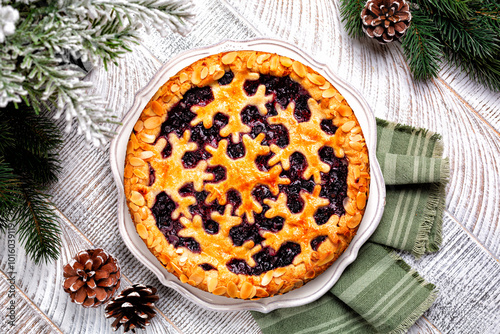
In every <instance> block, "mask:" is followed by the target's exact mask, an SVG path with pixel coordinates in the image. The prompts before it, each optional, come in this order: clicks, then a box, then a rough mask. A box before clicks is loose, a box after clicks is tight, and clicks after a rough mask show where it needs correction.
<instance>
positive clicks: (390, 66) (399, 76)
mask: <svg viewBox="0 0 500 334" xmlns="http://www.w3.org/2000/svg"><path fill="white" fill-rule="evenodd" d="M225 1H226V2H227V4H228V5H229V6H231V7H232V8H233V10H234V11H236V12H238V13H239V14H240V17H242V18H244V20H245V21H246V22H247V24H251V25H252V26H253V27H254V29H256V30H258V31H259V32H260V36H267V37H273V38H279V39H283V40H285V41H288V42H291V43H293V44H295V45H297V46H298V47H300V48H301V49H303V50H304V51H306V52H308V53H310V54H311V55H312V56H314V58H316V59H317V60H318V61H322V62H324V63H326V64H328V65H329V66H330V67H331V68H332V70H333V71H334V72H335V73H336V74H337V75H338V76H340V77H341V78H343V79H344V80H345V81H347V82H349V83H350V84H351V85H352V86H354V87H355V88H356V89H357V90H358V91H360V92H363V96H364V97H365V99H366V100H367V102H368V104H369V105H370V106H371V107H372V109H373V111H374V113H375V115H376V116H377V117H381V118H384V119H388V120H392V121H396V122H401V123H405V124H409V125H413V126H418V127H425V128H428V129H431V130H433V131H436V132H439V133H440V134H441V135H442V136H443V142H444V145H445V155H446V156H448V157H449V158H450V163H451V172H452V175H451V178H450V180H451V182H450V185H449V187H448V192H447V209H448V210H449V211H450V213H451V214H452V215H453V216H455V217H456V218H457V219H458V220H459V221H461V222H462V223H463V226H465V227H466V228H467V229H469V230H470V231H471V232H473V233H474V234H475V235H476V236H477V237H478V239H479V240H480V241H481V243H482V244H483V245H484V246H485V247H487V248H488V249H489V250H490V251H491V252H492V253H493V254H495V256H497V257H498V256H499V255H500V225H499V223H498V222H499V221H500V204H499V203H500V192H499V191H498V190H499V189H500V173H499V170H498V166H500V132H498V129H499V128H500V127H499V125H500V123H498V120H499V118H500V94H498V93H494V92H492V91H490V90H488V89H486V88H484V87H483V86H480V85H478V84H476V83H474V82H471V81H470V80H468V79H467V78H466V77H465V76H464V75H459V71H458V70H457V69H453V68H452V69H450V68H444V69H443V71H441V73H440V74H441V75H443V77H439V78H438V79H434V80H430V81H427V82H416V81H413V80H412V79H411V78H412V77H411V73H410V71H409V68H408V65H407V63H406V61H405V59H404V55H403V53H402V51H401V48H400V46H399V45H398V44H395V43H393V44H390V45H385V46H380V45H379V44H378V43H377V42H374V41H372V40H369V39H367V38H363V39H360V40H356V39H352V38H350V37H349V36H348V35H347V33H346V32H345V30H344V28H343V23H342V22H341V21H340V14H339V12H340V5H339V2H338V1H333V0H321V1H312V0H300V1H297V0H283V1H279V2H272V3H271V4H269V2H267V1H241V0H225ZM153 53H154V51H153ZM453 74H455V75H456V76H457V77H458V79H457V80H454V76H453ZM468 87H471V88H468ZM479 101H482V102H479ZM475 108H477V109H475ZM463 194H468V196H463ZM471 198H473V200H471Z"/></svg>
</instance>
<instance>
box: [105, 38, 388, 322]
mask: <svg viewBox="0 0 500 334" xmlns="http://www.w3.org/2000/svg"><path fill="white" fill-rule="evenodd" d="M240 50H255V51H264V52H269V53H277V54H280V55H284V56H287V57H290V58H293V59H295V60H298V61H300V62H302V63H303V64H305V65H308V66H311V67H312V68H313V69H315V70H316V71H318V72H319V73H320V74H321V75H323V76H324V77H325V78H326V79H327V80H328V81H330V82H331V83H332V84H333V86H334V87H335V88H337V89H338V90H339V91H340V92H341V94H342V95H343V96H344V98H345V99H346V100H347V101H348V103H349V104H350V105H351V106H355V107H353V108H352V109H353V110H355V114H356V116H357V117H358V119H360V116H361V119H362V121H361V120H360V125H361V127H362V129H363V133H364V137H365V140H366V142H367V147H368V151H369V152H368V154H369V160H370V173H371V186H370V196H369V199H368V203H367V209H366V212H365V214H364V217H363V220H362V222H361V224H360V228H359V230H358V233H357V234H356V236H355V237H354V239H353V240H352V241H351V244H350V245H349V247H348V248H347V249H346V251H345V252H344V254H342V255H341V257H340V258H339V259H337V261H335V262H334V263H333V264H332V266H330V268H328V269H327V270H326V271H325V273H323V274H321V275H320V276H318V277H316V278H315V279H314V280H312V281H311V282H309V283H308V284H306V285H305V286H303V287H301V288H299V289H296V290H293V291H291V292H288V293H287V294H284V295H277V296H273V297H267V298H263V299H259V300H243V299H230V298H227V297H223V296H215V295H213V294H211V293H208V292H205V291H203V290H200V289H198V288H196V287H193V286H190V285H187V284H182V283H181V282H180V280H178V279H177V277H175V276H174V275H173V274H171V273H169V272H168V271H167V270H166V269H165V268H164V267H163V266H162V265H161V263H160V262H159V261H158V260H157V258H156V257H155V256H154V255H153V254H151V252H150V251H149V249H148V248H147V246H146V245H145V243H144V242H143V240H142V239H141V238H140V237H139V236H138V234H137V232H136V230H135V225H134V223H133V222H132V219H131V217H130V214H129V212H128V207H127V205H126V199H125V194H124V192H123V168H124V160H125V151H126V146H127V143H128V139H129V136H130V132H131V131H132V128H133V126H134V124H135V123H136V120H137V119H138V118H139V116H140V114H141V112H142V110H143V108H144V106H145V105H146V104H147V103H148V102H149V100H150V99H151V97H152V96H153V95H154V94H155V93H156V92H157V90H158V89H159V88H160V87H161V85H162V84H163V83H164V82H166V81H167V80H168V78H169V77H171V76H173V75H175V74H176V73H177V72H178V71H179V70H181V69H183V68H184V67H186V66H188V65H190V64H191V63H193V62H195V61H196V60H198V59H201V58H204V57H206V56H208V55H212V54H217V53H220V52H225V51H240ZM375 145H376V125H375V118H374V116H373V113H372V111H371V109H370V107H369V106H368V104H367V103H366V101H365V100H364V99H363V97H362V96H361V94H360V93H359V92H357V91H356V90H355V89H354V88H353V87H351V86H350V85H349V84H347V83H346V82H344V81H343V80H341V79H340V78H338V77H337V76H336V75H335V74H334V72H333V71H332V70H331V68H330V67H329V66H328V65H326V64H323V63H320V62H318V61H316V60H314V59H313V58H312V57H310V56H309V55H308V54H307V53H305V52H303V51H301V50H299V49H298V48H296V47H295V46H293V45H290V44H288V43H286V42H283V41H279V40H274V39H268V38H265V39H252V40H247V41H232V40H226V41H223V42H221V43H218V44H215V45H212V46H207V47H203V48H198V49H193V50H189V51H186V52H184V53H181V54H179V55H178V56H176V57H174V58H172V59H171V60H170V61H168V62H167V63H165V64H164V65H163V66H162V67H161V68H160V69H159V70H158V71H157V72H156V74H155V75H154V76H153V77H152V79H151V80H150V81H149V83H148V84H147V85H146V86H145V87H144V88H143V89H141V90H140V91H138V92H137V93H136V95H135V98H134V103H133V105H132V107H131V108H130V110H129V111H128V112H127V114H126V115H125V116H124V118H123V125H122V126H121V127H120V128H119V129H118V131H117V136H116V137H115V139H114V140H113V141H112V143H111V146H110V162H111V169H112V172H113V176H114V179H115V182H116V184H117V187H118V189H119V191H118V195H119V200H118V227H119V231H120V234H121V236H122V239H123V240H124V242H125V244H126V246H127V247H128V248H129V250H130V251H131V253H132V254H134V256H135V257H136V258H137V259H138V260H139V261H140V262H141V263H143V264H144V265H145V266H146V267H147V268H148V269H149V270H151V271H152V272H153V273H154V274H155V275H156V276H157V277H158V279H159V280H160V282H161V283H162V284H163V285H165V286H168V287H170V288H173V289H174V290H176V291H177V292H179V293H180V294H181V295H182V296H184V297H185V298H188V299H189V300H191V301H193V302H195V303H197V304H198V305H200V306H202V307H205V308H208V309H212V310H217V311H239V310H255V311H259V312H265V313H267V312H270V311H272V310H274V309H277V308H285V307H293V306H300V305H304V304H307V303H310V302H312V301H314V300H316V299H318V298H319V297H321V296H322V295H323V294H324V293H325V292H326V291H328V289H330V288H331V287H332V286H333V285H334V284H335V282H336V281H337V280H338V278H339V277H340V275H341V273H342V272H343V270H344V269H345V268H346V267H347V266H348V265H349V264H350V263H351V262H353V261H354V260H355V258H356V256H357V253H358V251H359V248H361V246H362V245H363V244H364V242H365V241H366V240H367V239H368V238H369V237H370V236H371V234H372V233H373V232H374V231H375V229H376V227H377V226H378V223H379V221H380V218H381V216H382V212H383V207H384V204H385V186H384V183H383V177H382V173H381V171H380V167H379V165H378V162H377V160H376V157H375Z"/></svg>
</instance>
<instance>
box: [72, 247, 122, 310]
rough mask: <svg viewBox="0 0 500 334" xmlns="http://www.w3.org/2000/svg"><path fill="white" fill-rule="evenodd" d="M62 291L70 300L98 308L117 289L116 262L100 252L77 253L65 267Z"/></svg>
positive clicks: (118, 275)
mask: <svg viewBox="0 0 500 334" xmlns="http://www.w3.org/2000/svg"><path fill="white" fill-rule="evenodd" d="M63 270H64V277H65V278H66V280H65V281H64V291H66V292H67V293H69V294H70V296H71V301H73V302H74V303H77V304H81V305H83V306H84V307H97V306H99V305H101V304H104V303H106V302H107V301H108V300H110V299H111V298H112V297H113V296H114V294H115V292H116V290H117V289H118V288H119V287H120V268H119V267H118V263H117V261H116V260H115V259H114V258H113V257H112V256H111V255H109V254H107V253H106V252H105V251H103V250H102V249H89V250H86V251H82V252H80V253H78V254H77V255H76V256H75V257H74V258H73V260H72V261H71V262H70V263H68V264H67V265H65V266H64V269H63Z"/></svg>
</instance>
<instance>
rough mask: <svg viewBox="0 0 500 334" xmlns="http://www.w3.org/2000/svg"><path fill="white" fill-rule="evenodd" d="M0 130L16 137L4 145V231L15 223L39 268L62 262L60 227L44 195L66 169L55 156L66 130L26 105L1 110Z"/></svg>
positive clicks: (0, 160)
mask: <svg viewBox="0 0 500 334" xmlns="http://www.w3.org/2000/svg"><path fill="white" fill-rule="evenodd" d="M0 131H5V133H8V134H9V138H10V140H7V141H5V142H2V145H0V230H1V229H3V230H5V227H6V226H7V223H9V222H11V223H14V224H15V225H16V227H17V230H18V234H19V238H20V241H21V243H22V244H23V245H24V247H25V249H26V252H27V254H28V255H29V256H30V257H31V258H32V259H33V260H34V261H35V263H39V262H41V261H45V262H46V261H49V260H53V259H56V258H57V256H58V254H59V249H60V245H61V241H60V237H59V234H60V228H59V225H58V221H57V216H56V214H55V213H54V210H53V205H52V204H51V203H50V201H49V196H48V195H46V194H45V193H44V191H45V190H46V189H47V186H48V185H50V184H51V183H52V182H54V181H56V180H57V174H58V171H59V170H60V163H59V160H58V156H57V154H56V153H54V152H56V151H57V150H58V149H59V148H60V145H61V143H62V140H61V134H60V131H59V129H58V128H57V126H56V125H55V124H54V122H53V121H52V120H51V119H50V118H48V117H45V116H43V115H36V114H35V113H33V112H32V111H30V110H29V108H28V107H27V106H26V105H24V104H21V105H19V106H18V108H17V109H16V108H15V106H14V104H9V105H8V106H7V107H6V108H0ZM1 137H2V135H1V134H0V139H1Z"/></svg>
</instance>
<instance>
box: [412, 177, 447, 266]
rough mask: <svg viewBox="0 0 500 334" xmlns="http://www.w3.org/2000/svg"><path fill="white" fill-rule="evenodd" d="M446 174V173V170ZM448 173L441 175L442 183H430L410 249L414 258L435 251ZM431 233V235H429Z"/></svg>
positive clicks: (440, 227)
mask: <svg viewBox="0 0 500 334" xmlns="http://www.w3.org/2000/svg"><path fill="white" fill-rule="evenodd" d="M446 174H448V173H447V172H446ZM448 177H449V175H443V183H433V184H432V185H431V195H430V196H429V201H428V202H427V205H426V207H425V210H424V221H423V223H422V225H421V226H420V229H419V230H418V232H417V236H416V238H415V245H414V246H413V249H412V250H411V252H412V254H413V255H414V256H415V258H417V259H418V258H420V257H421V256H422V255H424V254H425V252H431V253H432V252H437V251H438V250H439V247H440V246H441V243H442V241H443V238H442V233H441V232H442V226H443V218H442V216H443V211H444V207H445V201H444V196H445V188H446V183H447V182H448ZM431 233H432V235H431Z"/></svg>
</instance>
